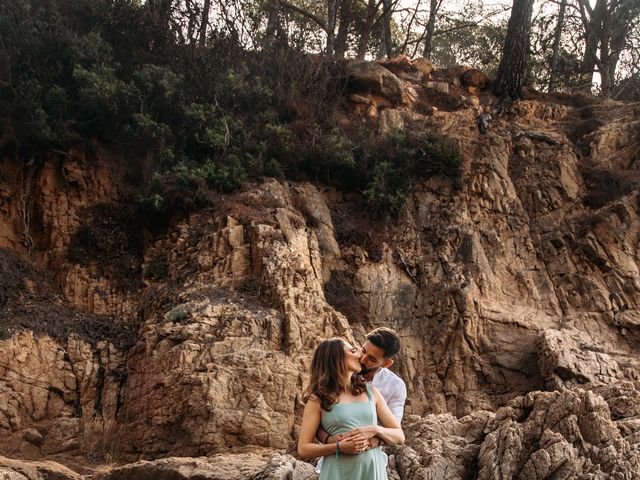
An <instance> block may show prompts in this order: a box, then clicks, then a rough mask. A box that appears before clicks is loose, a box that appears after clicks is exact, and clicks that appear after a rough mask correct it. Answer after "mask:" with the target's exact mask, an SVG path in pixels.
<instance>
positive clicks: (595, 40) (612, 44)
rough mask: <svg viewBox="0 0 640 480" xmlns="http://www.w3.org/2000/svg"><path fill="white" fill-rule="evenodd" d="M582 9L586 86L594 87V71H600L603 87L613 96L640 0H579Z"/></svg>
mask: <svg viewBox="0 0 640 480" xmlns="http://www.w3.org/2000/svg"><path fill="white" fill-rule="evenodd" d="M578 10H579V12H580V18H581V20H582V25H583V27H584V35H585V49H584V57H583V60H582V68H581V76H582V88H583V89H584V90H588V91H589V90H591V87H592V78H593V72H594V71H595V70H596V68H597V71H598V73H599V74H600V88H601V91H602V95H603V96H604V97H609V96H610V95H611V91H612V88H613V81H614V79H615V72H616V69H617V66H618V61H619V60H620V54H621V52H622V51H623V50H624V48H625V46H626V43H627V37H628V35H629V33H630V32H631V29H632V28H633V26H634V23H635V21H636V20H637V17H638V15H640V3H639V2H638V1H637V0H597V1H596V4H595V6H593V7H592V6H591V4H590V2H589V1H588V0H578Z"/></svg>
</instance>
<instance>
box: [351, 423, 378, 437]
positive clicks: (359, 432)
mask: <svg viewBox="0 0 640 480" xmlns="http://www.w3.org/2000/svg"><path fill="white" fill-rule="evenodd" d="M379 432H380V427H379V426H378V425H369V426H366V427H358V428H356V429H355V430H351V431H350V432H349V433H347V434H346V435H345V436H344V439H345V440H346V439H349V438H355V439H359V438H364V439H365V440H369V439H370V438H373V437H375V436H376V435H378V433H379Z"/></svg>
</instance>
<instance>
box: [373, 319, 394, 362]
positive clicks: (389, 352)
mask: <svg viewBox="0 0 640 480" xmlns="http://www.w3.org/2000/svg"><path fill="white" fill-rule="evenodd" d="M367 340H369V341H370V342H371V343H373V344H374V345H375V346H376V347H378V348H381V349H382V350H384V358H386V359H389V358H391V357H393V356H394V355H395V354H396V353H398V352H399V351H400V337H398V334H397V333H396V332H394V331H393V330H391V329H390V328H387V327H379V328H376V329H375V330H371V331H370V332H369V333H367Z"/></svg>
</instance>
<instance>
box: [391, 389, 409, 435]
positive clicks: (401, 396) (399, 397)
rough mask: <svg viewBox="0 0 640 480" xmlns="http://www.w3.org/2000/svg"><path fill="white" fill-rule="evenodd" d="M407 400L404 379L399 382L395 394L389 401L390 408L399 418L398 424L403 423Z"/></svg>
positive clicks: (396, 417)
mask: <svg viewBox="0 0 640 480" xmlns="http://www.w3.org/2000/svg"><path fill="white" fill-rule="evenodd" d="M406 401H407V386H406V385H405V384H404V382H403V381H399V382H398V386H397V388H396V389H395V391H394V392H393V395H391V397H390V398H389V400H388V401H387V405H388V406H389V410H391V413H392V414H393V416H394V418H395V419H396V420H397V422H398V424H399V425H401V424H402V416H403V414H404V403H405V402H406Z"/></svg>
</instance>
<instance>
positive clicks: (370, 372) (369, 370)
mask: <svg viewBox="0 0 640 480" xmlns="http://www.w3.org/2000/svg"><path fill="white" fill-rule="evenodd" d="M378 370H380V368H379V367H376V368H367V367H365V366H364V365H362V370H360V373H359V375H362V376H363V377H366V376H371V377H373V376H374V375H375V374H376V373H378Z"/></svg>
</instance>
